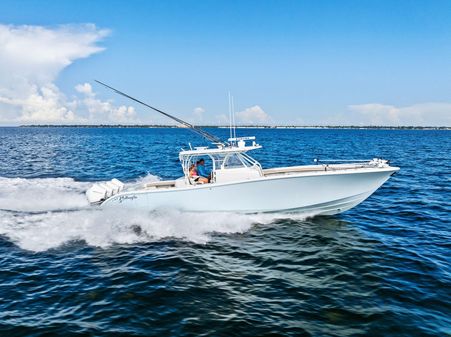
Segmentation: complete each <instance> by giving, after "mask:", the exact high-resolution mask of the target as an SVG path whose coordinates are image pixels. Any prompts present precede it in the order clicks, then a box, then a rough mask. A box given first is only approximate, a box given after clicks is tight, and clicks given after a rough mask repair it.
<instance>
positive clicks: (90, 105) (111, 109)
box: [75, 83, 137, 123]
mask: <svg viewBox="0 0 451 337" xmlns="http://www.w3.org/2000/svg"><path fill="white" fill-rule="evenodd" d="M75 90H76V91H78V92H79V93H81V94H83V95H84V97H83V98H81V99H80V100H79V102H78V104H79V105H81V106H83V107H84V108H85V109H86V110H87V111H88V113H89V116H88V120H89V121H90V122H95V123H102V122H117V123H124V122H137V119H136V112H135V108H134V107H132V106H125V105H121V106H119V107H116V106H114V105H113V103H112V102H111V101H102V100H100V99H98V98H96V94H95V93H94V92H93V90H92V86H91V84H89V83H83V84H78V85H76V86H75Z"/></svg>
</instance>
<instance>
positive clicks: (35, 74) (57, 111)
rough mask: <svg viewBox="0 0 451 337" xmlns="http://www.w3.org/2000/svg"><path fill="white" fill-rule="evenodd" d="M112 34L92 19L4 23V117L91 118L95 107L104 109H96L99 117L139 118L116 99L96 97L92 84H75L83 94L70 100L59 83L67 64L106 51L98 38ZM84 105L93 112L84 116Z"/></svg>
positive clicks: (0, 70) (0, 95) (0, 59)
mask: <svg viewBox="0 0 451 337" xmlns="http://www.w3.org/2000/svg"><path fill="white" fill-rule="evenodd" d="M108 34H109V31H108V30H104V29H97V28H96V26H95V25H92V24H84V25H62V26H57V27H42V26H27V25H24V26H13V25H3V24H0V74H1V76H0V121H1V122H2V123H8V124H17V123H79V122H91V120H90V119H89V118H90V117H91V116H92V114H93V113H94V110H95V108H96V107H97V108H99V109H100V110H99V111H96V112H95V113H96V114H97V115H96V116H97V117H98V119H99V121H100V120H105V119H108V120H111V121H118V122H123V121H125V120H127V119H129V118H134V117H135V112H134V109H133V108H131V107H125V106H124V107H118V108H117V107H115V106H114V105H113V104H112V103H111V102H102V101H100V100H98V99H96V98H95V94H94V93H93V92H92V88H91V86H90V85H89V84H87V83H85V84H83V85H78V86H77V88H76V89H77V91H78V92H79V93H81V94H83V96H84V97H83V98H82V99H80V98H78V97H74V98H73V99H71V100H69V99H68V98H67V97H66V95H65V94H64V93H62V92H61V91H60V90H59V88H58V87H57V86H56V85H55V80H56V78H57V77H58V75H59V74H60V72H61V71H63V70H64V68H66V67H67V66H69V65H70V64H72V63H73V62H74V61H76V60H78V59H81V58H86V57H89V56H91V55H93V54H95V53H98V52H100V51H102V50H103V48H102V47H100V46H99V45H98V43H99V42H100V41H102V40H103V39H104V38H105V37H106V36H107V35H108ZM88 104H90V105H89V106H88ZM84 110H88V111H89V116H88V117H85V116H84V114H86V113H85V112H84ZM100 112H103V113H104V116H103V117H100V116H99V113H100Z"/></svg>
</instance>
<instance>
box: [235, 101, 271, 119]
mask: <svg viewBox="0 0 451 337" xmlns="http://www.w3.org/2000/svg"><path fill="white" fill-rule="evenodd" d="M235 118H236V120H237V121H238V122H241V123H249V124H254V123H256V124H261V123H265V122H266V123H267V122H270V121H271V117H270V116H269V115H268V114H267V113H266V112H265V111H264V110H263V109H262V108H261V107H260V106H258V105H254V106H252V107H250V108H247V109H244V110H243V111H240V112H237V113H236V114H235Z"/></svg>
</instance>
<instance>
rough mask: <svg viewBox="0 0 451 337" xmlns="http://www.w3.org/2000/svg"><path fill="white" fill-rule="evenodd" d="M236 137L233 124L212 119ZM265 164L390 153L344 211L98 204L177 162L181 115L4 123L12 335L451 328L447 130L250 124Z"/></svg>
mask: <svg viewBox="0 0 451 337" xmlns="http://www.w3.org/2000/svg"><path fill="white" fill-rule="evenodd" d="M210 131H211V132H213V133H216V134H217V135H219V136H222V137H223V138H225V137H226V136H227V130H224V129H215V130H210ZM238 133H239V134H241V135H255V136H257V139H258V141H259V142H260V143H261V144H262V145H263V146H264V149H262V150H258V151H256V152H255V153H254V157H255V158H256V159H258V160H260V161H261V163H262V164H263V166H264V167H271V166H285V165H299V164H312V159H313V158H315V157H319V158H324V159H330V158H339V159H362V158H363V159H366V158H372V157H376V156H377V157H384V158H387V159H391V162H392V164H393V165H395V166H399V167H401V171H400V172H399V173H398V174H396V175H395V176H393V177H392V178H391V179H390V180H389V181H388V182H387V183H386V184H385V185H384V186H383V187H382V188H381V189H379V190H378V191H377V192H376V193H375V194H374V195H373V196H371V197H370V198H369V199H368V200H366V201H365V202H364V203H362V204H361V205H359V206H358V207H356V208H354V209H352V210H350V211H348V212H346V213H344V214H341V215H339V216H334V217H316V218H309V219H304V218H302V217H301V216H296V215H292V216H289V215H283V214H279V215H277V214H275V215H274V214H273V215H264V214H255V215H239V214H222V213H214V214H195V213H180V212H178V211H176V210H172V209H164V210H158V211H154V212H151V213H140V212H118V213H116V212H111V211H102V210H98V209H93V208H90V207H89V206H88V205H87V203H86V200H85V198H84V195H83V192H84V191H85V190H86V188H87V187H89V186H90V184H91V182H92V181H101V180H107V179H111V178H113V177H116V178H119V179H121V180H124V181H128V182H133V181H142V180H149V181H151V180H154V179H157V178H158V177H159V178H175V177H178V176H180V166H179V162H178V157H177V153H178V150H179V149H180V148H181V147H185V148H186V147H187V143H188V142H189V141H192V143H193V145H203V143H202V141H201V140H200V139H197V138H196V136H192V135H191V134H190V133H189V131H187V130H183V129H116V128H111V129H83V128H0V335H1V336H50V335H62V336H71V335H74V336H75V335H88V336H89V335H96V336H97V335H99V336H118V335H124V336H125V335H127V336H128V335H130V336H132V335H134V336H164V335H173V336H269V335H271V336H277V335H284V336H450V335H451V317H450V313H451V301H450V298H451V266H450V256H451V239H450V238H451V235H450V218H451V204H450V202H451V132H450V131H414V130H409V131H407V130H399V131H394V130H392V131H387V130H269V129H258V130H238Z"/></svg>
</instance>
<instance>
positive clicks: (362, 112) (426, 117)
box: [348, 102, 451, 126]
mask: <svg viewBox="0 0 451 337" xmlns="http://www.w3.org/2000/svg"><path fill="white" fill-rule="evenodd" d="M348 108H349V110H350V111H351V112H353V113H356V115H355V116H354V118H352V119H351V120H354V123H355V122H356V121H357V122H358V123H360V124H370V125H390V126H399V125H409V126H450V125H451V103H437V102H431V103H421V104H414V105H410V106H404V107H397V106H394V105H385V104H379V103H369V104H360V105H350V106H348ZM350 124H352V123H350Z"/></svg>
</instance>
